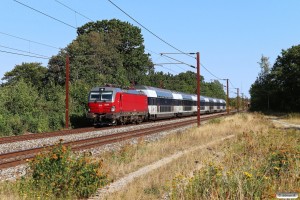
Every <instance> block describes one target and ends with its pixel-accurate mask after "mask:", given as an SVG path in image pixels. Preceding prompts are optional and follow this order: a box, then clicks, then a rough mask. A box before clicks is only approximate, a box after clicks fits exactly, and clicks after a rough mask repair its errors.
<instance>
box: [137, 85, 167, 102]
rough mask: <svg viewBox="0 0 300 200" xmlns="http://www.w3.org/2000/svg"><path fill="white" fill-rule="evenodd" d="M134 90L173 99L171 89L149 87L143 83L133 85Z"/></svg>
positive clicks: (151, 95) (150, 95) (149, 95)
mask: <svg viewBox="0 0 300 200" xmlns="http://www.w3.org/2000/svg"><path fill="white" fill-rule="evenodd" d="M135 89H136V90H141V91H143V92H144V93H145V94H146V95H147V96H148V97H161V98H167V99H173V93H172V92H171V90H166V89H161V88H156V87H151V86H144V85H137V86H135Z"/></svg>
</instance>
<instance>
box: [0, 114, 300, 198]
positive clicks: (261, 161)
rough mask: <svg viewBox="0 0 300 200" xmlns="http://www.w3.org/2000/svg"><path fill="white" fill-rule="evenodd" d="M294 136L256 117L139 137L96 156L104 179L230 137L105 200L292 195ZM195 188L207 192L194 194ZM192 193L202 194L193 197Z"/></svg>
mask: <svg viewBox="0 0 300 200" xmlns="http://www.w3.org/2000/svg"><path fill="white" fill-rule="evenodd" d="M299 133H300V132H299V131H296V130H293V131H289V130H281V129H276V128H275V127H274V126H273V125H272V124H271V123H270V122H269V121H268V120H267V119H266V118H265V117H264V116H263V115H260V114H237V115H235V116H230V117H226V118H221V119H218V120H212V121H210V122H209V123H207V124H206V125H203V126H201V127H200V128H196V127H194V128H191V129H189V130H187V131H183V132H182V131H177V132H176V133H174V134H170V135H168V136H166V137H164V138H162V139H161V140H158V141H156V142H145V140H143V139H139V140H138V141H137V144H136V145H124V146H123V147H120V149H119V150H116V151H111V152H106V153H104V154H102V155H100V156H99V158H98V159H99V160H103V165H104V167H105V168H106V169H109V173H108V176H109V179H111V180H117V179H119V178H121V177H123V176H125V175H126V174H129V173H130V172H134V171H136V170H138V169H140V168H141V167H143V166H146V165H149V164H152V163H153V162H155V161H158V160H160V159H162V158H164V157H168V156H171V155H173V154H176V153H177V152H181V151H183V150H187V149H190V148H192V147H197V146H201V145H204V144H206V143H208V142H211V141H214V140H217V139H220V138H222V137H225V136H228V135H232V134H234V135H236V137H235V138H234V139H230V140H227V141H224V142H222V143H219V144H218V145H214V146H211V147H209V148H206V149H204V150H199V151H193V152H190V153H189V154H185V155H183V156H181V157H180V158H179V159H177V160H174V161H173V162H171V163H169V164H167V165H165V166H163V167H161V168H159V169H157V170H154V171H152V172H150V173H149V174H146V175H145V176H143V177H141V178H137V179H135V181H134V182H132V183H130V184H129V185H128V186H127V187H126V189H124V190H121V191H118V192H115V193H113V194H110V195H108V196H107V197H106V199H114V200H117V199H161V198H162V197H163V196H165V195H167V196H170V197H171V198H172V199H195V198H196V199H197V198H198V199H222V197H224V195H225V197H227V196H226V195H229V194H230V195H231V196H230V197H233V198H234V197H236V198H237V199H240V198H241V197H245V199H247V198H248V199H251V198H252V197H256V196H258V197H264V198H271V197H273V196H274V194H275V192H276V191H287V190H288V189H289V191H291V190H294V191H297V190H299V189H300V187H299V177H300V176H299V169H300V166H299V154H298V153H299V151H300V146H299V141H300V136H299V135H300V134H299ZM287 144H288V145H287ZM297 156H298V157H297ZM200 186H201V187H202V190H203V189H204V188H205V189H207V190H208V191H209V192H206V193H201V192H199V191H201V187H200ZM212 186H213V187H212ZM10 188H14V184H12V183H10V184H6V183H2V184H0V195H1V196H0V199H2V198H1V197H2V194H4V199H5V197H6V196H7V198H6V199H18V198H19V197H18V193H17V192H16V189H14V190H13V191H12V192H9V191H10ZM175 188H176V190H175ZM196 189H199V190H196ZM258 189H259V190H258ZM193 191H197V195H202V196H194V195H195V194H194V193H193ZM246 191H248V192H246ZM255 191H258V192H255ZM299 192H300V191H299ZM254 193H255V194H254ZM233 194H238V195H239V196H233ZM222 195H223V196H222ZM251 195H252V196H251ZM253 195H254V196H253ZM255 195H256V196H255ZM272 195H273V196H272ZM12 196H13V197H16V198H11V197H12ZM20 199H22V198H20Z"/></svg>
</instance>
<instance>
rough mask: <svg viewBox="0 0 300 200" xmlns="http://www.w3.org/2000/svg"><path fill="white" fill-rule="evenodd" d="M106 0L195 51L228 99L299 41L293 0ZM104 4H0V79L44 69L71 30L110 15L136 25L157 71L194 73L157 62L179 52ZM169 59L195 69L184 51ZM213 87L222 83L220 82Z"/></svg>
mask: <svg viewBox="0 0 300 200" xmlns="http://www.w3.org/2000/svg"><path fill="white" fill-rule="evenodd" d="M18 2H19V3H18ZM111 2H113V3H114V4H116V5H117V6H118V7H119V8H121V9H122V10H123V11H125V12H126V13H127V14H129V15H130V16H131V17H132V18H134V19H135V20H136V21H137V22H139V23H140V24H142V25H143V26H144V27H146V28H147V29H148V30H150V31H151V32H152V33H154V34H155V35H156V36H158V37H159V38H161V39H162V40H163V41H165V42H167V43H168V44H170V45H172V46H173V47H175V48H176V49H179V50H180V51H181V52H186V53H196V52H200V62H201V68H200V73H201V75H203V76H204V78H205V81H206V82H210V81H213V80H215V79H229V81H230V84H229V91H230V95H229V96H230V97H234V96H236V94H235V92H236V89H235V88H239V92H240V94H241V93H243V94H244V96H246V97H250V95H249V89H250V87H251V84H253V83H254V81H255V80H256V77H257V76H258V74H259V72H260V66H259V64H258V62H260V58H261V56H262V55H264V56H266V57H269V61H270V64H271V66H273V64H274V62H275V61H276V58H277V57H278V56H280V55H281V52H282V50H283V49H284V50H286V49H288V48H291V47H292V46H295V45H298V44H299V43H300V26H299V20H300V12H299V9H300V1H298V0H251V1H242V0H226V1H225V0H206V1H205V0H190V1H186V0H185V1H183V0H163V1H162V0H143V1H141V0H127V1H125V0H111ZM111 2H110V1H109V0H88V1H83V0H42V1H38V0H1V3H0V17H1V21H0V79H1V78H3V76H4V73H6V72H8V71H11V70H12V69H13V68H14V67H15V66H16V65H20V64H22V63H23V62H39V63H42V64H43V66H45V67H46V66H47V64H48V59H47V58H49V57H51V56H53V55H56V54H58V52H59V48H65V47H66V46H67V45H68V44H70V43H71V42H72V41H73V40H74V39H76V36H77V34H76V27H80V26H82V25H84V24H85V23H87V22H89V21H91V20H93V21H97V20H105V19H108V20H109V19H114V18H115V19H119V20H121V21H127V22H129V23H131V24H132V25H134V26H138V27H140V28H141V30H142V35H143V37H144V45H145V48H146V52H147V53H150V54H151V59H152V61H153V63H155V64H157V65H155V69H156V71H163V72H164V73H171V74H174V75H175V74H178V73H181V72H186V71H188V70H190V71H194V72H196V70H195V69H193V68H191V67H189V66H187V65H182V64H172V65H160V64H161V63H170V62H173V63H174V62H176V61H174V60H171V59H170V58H168V57H166V56H161V55H160V53H178V51H177V50H176V49H174V48H173V47H171V46H170V45H168V44H166V43H165V42H163V41H162V40H160V39H158V38H157V37H156V36H154V35H153V34H151V33H150V32H149V31H147V30H146V29H144V28H143V27H141V26H140V25H139V24H138V23H136V22H135V21H134V20H133V19H131V18H130V17H128V16H127V15H125V14H124V13H123V12H121V11H120V10H119V9H118V8H117V7H116V6H114V5H113V4H112V3H111ZM22 4H25V5H27V6H29V7H32V8H34V9H36V10H38V11H40V12H43V13H44V14H46V15H48V16H45V15H43V14H41V13H39V12H37V11H34V10H33V9H30V8H28V7H26V6H24V5H22ZM82 15H83V16H82ZM49 16H50V17H49ZM53 18H55V19H56V20H55V19H53ZM58 20H59V21H58ZM16 53H17V54H26V55H31V56H36V57H28V56H22V55H17V54H16ZM168 56H171V57H172V58H174V59H176V60H180V61H182V62H184V63H187V64H189V65H194V66H196V59H195V58H194V57H191V56H187V55H185V54H168ZM40 57H43V58H40ZM220 82H221V83H223V84H224V85H225V84H226V82H225V81H223V80H220Z"/></svg>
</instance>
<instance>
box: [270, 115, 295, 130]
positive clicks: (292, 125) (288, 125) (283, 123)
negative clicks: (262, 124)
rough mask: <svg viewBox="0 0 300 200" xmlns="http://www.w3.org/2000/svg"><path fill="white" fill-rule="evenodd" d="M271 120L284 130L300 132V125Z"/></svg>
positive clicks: (275, 119)
mask: <svg viewBox="0 0 300 200" xmlns="http://www.w3.org/2000/svg"><path fill="white" fill-rule="evenodd" d="M271 120H272V122H275V123H278V124H280V125H282V126H283V127H285V128H294V129H298V130H300V125H298V124H291V123H288V122H284V121H280V120H279V119H277V118H272V119H271Z"/></svg>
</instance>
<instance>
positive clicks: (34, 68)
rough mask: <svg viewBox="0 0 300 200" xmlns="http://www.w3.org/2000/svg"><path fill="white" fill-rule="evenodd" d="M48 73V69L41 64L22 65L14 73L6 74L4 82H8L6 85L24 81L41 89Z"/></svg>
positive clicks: (16, 67)
mask: <svg viewBox="0 0 300 200" xmlns="http://www.w3.org/2000/svg"><path fill="white" fill-rule="evenodd" d="M46 72H47V68H46V67H43V66H42V65H41V63H22V64H21V65H16V66H15V68H14V69H13V70H12V71H9V72H6V73H5V74H4V77H3V78H2V80H5V81H7V83H6V84H12V83H16V82H18V81H19V80H21V79H22V80H23V81H24V82H26V83H28V84H32V85H34V86H36V87H37V88H41V87H42V84H43V82H44V79H45V75H46Z"/></svg>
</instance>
